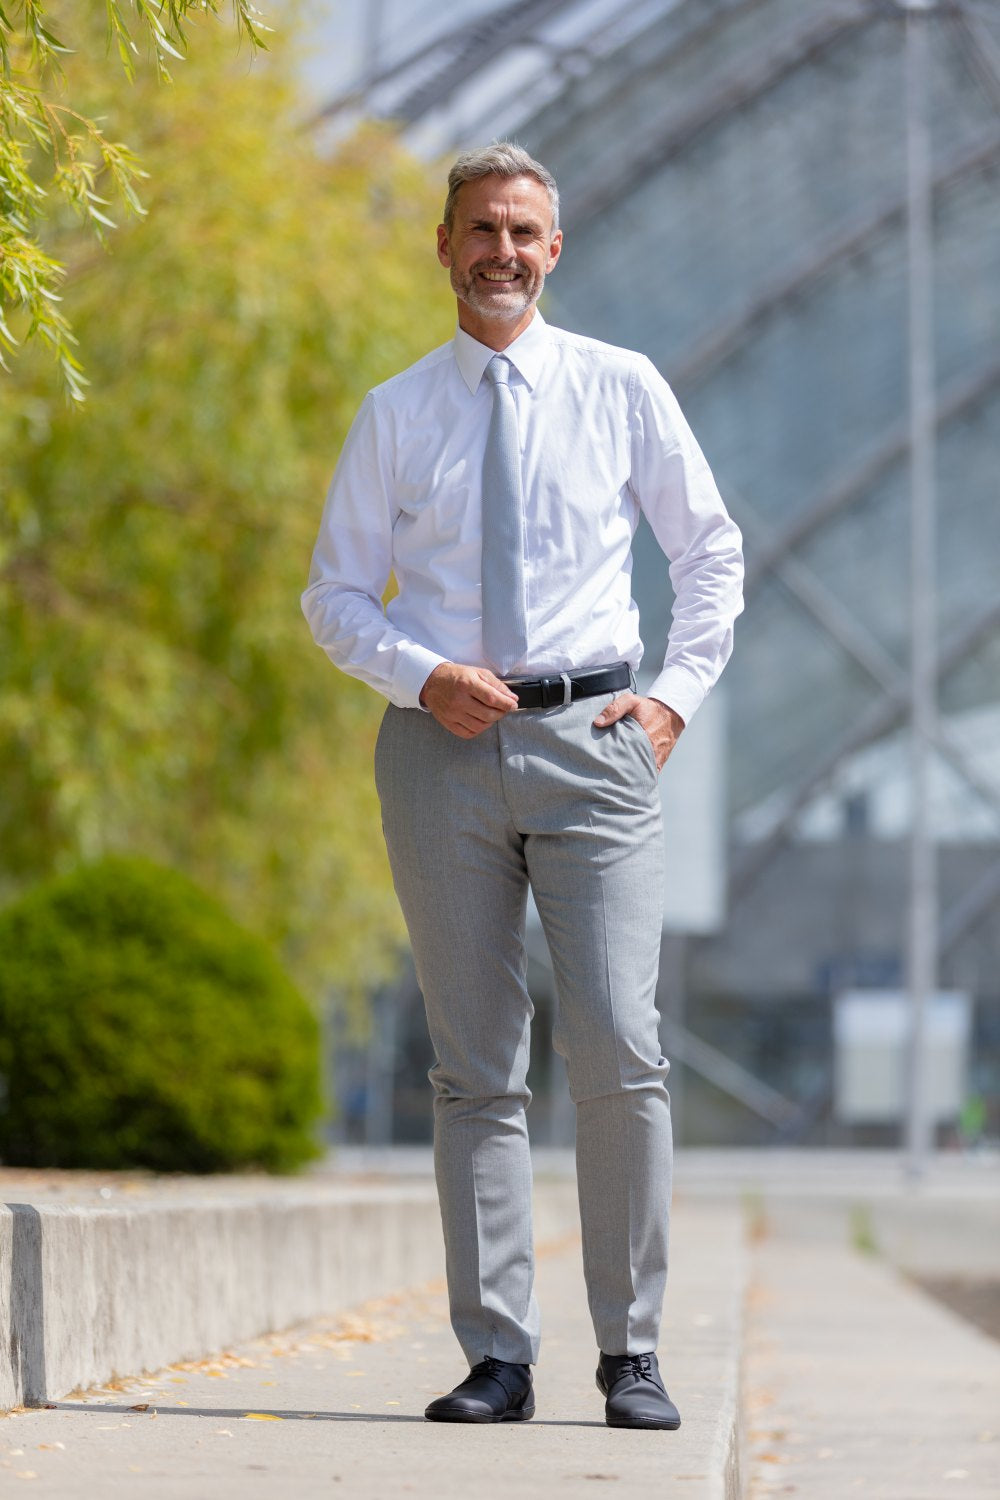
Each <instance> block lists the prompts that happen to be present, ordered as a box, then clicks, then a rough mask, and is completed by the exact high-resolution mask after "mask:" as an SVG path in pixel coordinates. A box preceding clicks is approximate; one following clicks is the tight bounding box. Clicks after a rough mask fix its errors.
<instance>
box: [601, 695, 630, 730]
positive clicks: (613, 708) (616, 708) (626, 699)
mask: <svg viewBox="0 0 1000 1500" xmlns="http://www.w3.org/2000/svg"><path fill="white" fill-rule="evenodd" d="M637 701H638V700H637V699H636V696H635V694H634V693H619V695H618V697H617V698H616V699H615V700H614V702H613V703H609V704H608V706H607V708H603V709H602V710H601V712H600V713H599V714H598V715H597V718H596V719H595V720H594V723H595V724H615V723H617V721H618V720H619V719H624V717H625V715H626V714H627V713H628V712H629V710H630V709H631V707H632V705H633V704H634V703H636V702H637Z"/></svg>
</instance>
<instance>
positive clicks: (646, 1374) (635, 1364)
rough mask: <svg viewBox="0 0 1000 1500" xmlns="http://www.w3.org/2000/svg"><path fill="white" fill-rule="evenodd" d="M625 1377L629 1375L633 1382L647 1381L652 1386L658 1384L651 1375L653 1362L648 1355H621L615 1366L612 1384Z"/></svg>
mask: <svg viewBox="0 0 1000 1500" xmlns="http://www.w3.org/2000/svg"><path fill="white" fill-rule="evenodd" d="M626 1375H631V1376H632V1378H633V1379H634V1380H648V1381H650V1383H651V1384H652V1385H656V1384H658V1382H657V1379H656V1376H655V1375H654V1374H653V1362H652V1360H651V1359H650V1357H649V1355H648V1354H625V1355H623V1356H622V1358H621V1359H620V1360H619V1361H618V1363H617V1364H616V1365H615V1368H614V1372H613V1374H612V1377H611V1378H612V1382H614V1381H616V1380H621V1379H622V1378H623V1377H624V1376H626Z"/></svg>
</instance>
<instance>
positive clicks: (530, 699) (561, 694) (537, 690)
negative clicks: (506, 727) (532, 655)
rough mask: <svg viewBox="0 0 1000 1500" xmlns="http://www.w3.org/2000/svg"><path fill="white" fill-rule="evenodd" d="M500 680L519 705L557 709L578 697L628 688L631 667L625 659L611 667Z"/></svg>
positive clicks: (593, 696) (522, 706) (594, 696)
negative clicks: (514, 696)
mask: <svg viewBox="0 0 1000 1500" xmlns="http://www.w3.org/2000/svg"><path fill="white" fill-rule="evenodd" d="M504 683H505V685H506V686H507V687H509V688H510V690H511V692H512V693H514V694H515V695H516V697H517V702H518V707H519V708H558V707H559V706H560V704H563V703H575V702H576V700H577V699H578V698H596V697H597V696H598V695H599V694H601V693H617V692H619V691H620V690H621V689H622V688H629V687H631V686H632V669H631V667H630V666H629V664H628V662H625V661H620V662H616V663H615V665H614V666H613V667H587V668H584V669H582V670H581V671H579V672H557V673H555V674H554V675H553V676H549V677H530V678H528V677H515V678H504Z"/></svg>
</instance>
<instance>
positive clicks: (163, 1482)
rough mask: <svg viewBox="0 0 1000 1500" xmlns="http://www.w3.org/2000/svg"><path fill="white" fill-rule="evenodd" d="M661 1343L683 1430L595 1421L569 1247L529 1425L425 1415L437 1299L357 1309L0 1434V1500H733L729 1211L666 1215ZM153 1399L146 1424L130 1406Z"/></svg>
mask: <svg viewBox="0 0 1000 1500" xmlns="http://www.w3.org/2000/svg"><path fill="white" fill-rule="evenodd" d="M675 1209H676V1211H675V1219H674V1224H675V1230H674V1260H673V1265H672V1267H671V1284H670V1290H669V1292H668V1298H667V1315H666V1318H665V1325H664V1330H663V1338H662V1342H661V1350H660V1352H661V1364H662V1366H663V1368H664V1373H665V1376H666V1381H667V1387H668V1389H669V1391H670V1393H671V1395H672V1396H673V1398H674V1400H675V1401H676V1402H677V1404H678V1406H679V1408H680V1411H681V1417H682V1423H683V1425H682V1427H681V1429H680V1431H679V1432H675V1433H670V1432H622V1431H614V1430H611V1429H609V1428H608V1427H607V1426H606V1425H605V1424H604V1408H603V1399H602V1397H601V1396H600V1394H599V1393H598V1391H597V1389H596V1386H595V1385H594V1367H595V1365H596V1350H595V1349H594V1346H593V1332H592V1329H591V1326H590V1322H589V1317H588V1313H587V1306H586V1296H585V1291H584V1285H583V1276H582V1269H581V1263H580V1250H579V1242H578V1240H577V1239H576V1237H572V1238H571V1239H569V1240H566V1241H563V1242H562V1244H561V1246H560V1245H558V1244H557V1246H556V1247H555V1249H553V1250H551V1251H549V1252H548V1253H545V1254H543V1255H541V1256H540V1258H539V1267H538V1294H539V1300H540V1303H541V1308H542V1316H543V1324H544V1332H543V1351H542V1357H541V1363H540V1365H539V1367H538V1369H537V1370H536V1391H537V1405H538V1412H537V1416H536V1417H535V1419H534V1420H533V1421H532V1422H528V1423H524V1424H516V1425H515V1424H505V1425H502V1426H490V1427H478V1426H475V1427H467V1426H458V1425H452V1424H443V1423H430V1422H426V1421H425V1420H424V1419H423V1416H422V1413H423V1408H424V1406H425V1405H426V1403H427V1402H428V1401H429V1400H430V1399H431V1398H432V1397H433V1396H435V1395H437V1394H440V1393H441V1392H443V1391H445V1390H448V1389H450V1388H451V1386H452V1385H454V1384H455V1383H456V1381H457V1380H458V1379H459V1378H460V1377H461V1376H462V1374H464V1372H465V1366H464V1361H463V1360H462V1357H461V1353H460V1351H459V1349H458V1345H457V1343H456V1342H455V1339H454V1336H453V1334H452V1333H451V1330H450V1327H449V1326H448V1322H447V1313H446V1304H445V1297H444V1288H443V1286H442V1285H440V1284H437V1285H434V1286H432V1287H431V1288H429V1289H427V1288H425V1289H423V1290H421V1291H419V1292H410V1293H405V1294H400V1295H399V1296H398V1297H393V1298H389V1299H384V1300H382V1301H380V1302H377V1303H369V1304H366V1305H365V1306H364V1307H362V1308H361V1309H359V1310H358V1311H357V1312H356V1313H355V1314H354V1315H353V1316H348V1317H345V1318H337V1319H325V1320H318V1321H315V1322H313V1323H310V1324H308V1325H304V1326H303V1327H301V1328H299V1329H298V1330H296V1331H295V1333H294V1335H285V1336H281V1337H271V1338H267V1339H261V1340H257V1341H255V1342H253V1343H249V1344H245V1345H242V1346H240V1347H239V1348H238V1349H236V1350H234V1351H232V1352H231V1353H230V1354H229V1355H227V1356H226V1357H224V1358H222V1359H219V1360H216V1361H202V1362H199V1363H197V1364H191V1365H184V1366H175V1367H172V1368H171V1369H168V1370H164V1371H160V1372H157V1373H156V1374H155V1375H153V1376H149V1377H146V1378H145V1379H143V1380H135V1381H128V1382H121V1383H119V1385H118V1386H117V1388H115V1389H108V1388H106V1389H104V1390H101V1391H93V1392H88V1393H81V1394H77V1395H76V1396H74V1397H71V1398H68V1399H66V1400H63V1401H60V1402H57V1403H56V1404H55V1406H54V1407H53V1408H52V1409H44V1410H24V1409H20V1410H16V1411H15V1412H13V1413H12V1414H11V1415H10V1416H9V1417H8V1418H7V1419H6V1420H4V1421H0V1493H2V1494H3V1495H4V1496H7V1495H16V1494H18V1493H20V1492H21V1491H24V1492H25V1493H30V1494H32V1495H38V1496H46V1497H52V1500H57V1497H58V1500H77V1497H80V1500H83V1497H85V1496H86V1497H87V1500H91V1497H92V1496H93V1495H95V1494H99V1495H100V1496H101V1497H102V1500H125V1497H128V1500H131V1497H133V1496H135V1497H139V1496H141V1497H142V1500H160V1497H162V1500H168V1497H169V1500H181V1497H183V1500H202V1497H208V1496H211V1497H212V1500H228V1497H236V1496H238V1497H239V1500H257V1497H265V1496H266V1497H268V1500H270V1497H274V1500H278V1497H280V1500H285V1497H286V1496H289V1495H292V1496H294V1497H295V1500H312V1497H317V1500H318V1497H320V1496H322V1497H324V1500H327V1497H331V1496H336V1495H338V1494H342V1495H344V1496H351V1497H352V1500H353V1497H355V1496H357V1497H368V1496H373V1497H374V1496H378V1497H379V1500H382V1497H386V1496H394V1495H397V1494H402V1495H405V1494H418V1495H424V1494H426V1495H431V1494H433V1495H434V1497H435V1500H452V1497H454V1500H459V1497H461V1500H468V1497H469V1496H470V1494H471V1495H477V1496H480V1497H492V1496H496V1497H500V1496H504V1497H506V1496H509V1495H516V1496H518V1497H542V1496H545V1497H548V1496H573V1497H574V1500H579V1497H580V1496H581V1495H587V1494H589V1493H591V1492H592V1491H593V1492H595V1493H598V1494H599V1493H600V1492H601V1490H602V1488H603V1487H605V1486H607V1485H609V1484H620V1485H626V1484H627V1485H633V1484H637V1485H648V1486H650V1493H657V1494H659V1493H668V1492H669V1493H670V1494H671V1495H679V1496H690V1497H691V1500H735V1497H736V1494H737V1490H736V1488H735V1476H734V1475H732V1473H731V1472H730V1485H729V1489H728V1491H727V1489H726V1486H725V1482H724V1475H725V1472H726V1469H727V1464H728V1466H729V1468H730V1471H731V1469H732V1455H731V1454H730V1453H729V1451H728V1449H729V1447H730V1445H731V1443H732V1441H733V1438H734V1428H735V1421H736V1397H737V1382H736V1367H737V1361H738V1351H739V1346H740V1338H739V1327H738V1324H739V1319H740V1316H741V1302H742V1291H743V1268H744V1259H745V1252H744V1249H743V1245H742V1239H743V1236H742V1224H741V1212H740V1209H739V1207H738V1206H737V1205H736V1204H734V1203H732V1202H730V1203H728V1204H725V1203H702V1202H696V1203H685V1202H683V1201H679V1202H678V1203H677V1205H676V1206H675ZM145 1403H148V1408H149V1409H148V1410H147V1411H138V1410H135V1409H134V1408H135V1407H137V1406H139V1405H141V1404H145Z"/></svg>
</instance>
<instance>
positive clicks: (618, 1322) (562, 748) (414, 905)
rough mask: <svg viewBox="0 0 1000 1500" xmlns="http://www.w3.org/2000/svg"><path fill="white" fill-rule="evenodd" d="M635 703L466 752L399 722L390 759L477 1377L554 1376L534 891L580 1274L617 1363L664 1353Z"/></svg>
mask: <svg viewBox="0 0 1000 1500" xmlns="http://www.w3.org/2000/svg"><path fill="white" fill-rule="evenodd" d="M615 696H616V695H615V694H613V693H611V694H608V695H606V696H605V697H595V698H584V699H581V700H580V701H579V702H577V703H572V704H569V705H567V706H565V707H559V708H552V709H544V710H543V709H519V710H517V711H515V712H514V713H511V714H508V715H507V716H506V717H505V718H503V719H501V720H500V721H499V723H498V724H496V725H493V726H492V727H491V728H489V729H486V730H484V731H483V733H482V734H480V735H477V736H476V737H475V738H474V739H471V740H464V739H460V738H459V737H458V736H456V735H453V734H451V733H449V731H448V730H446V729H444V728H443V727H442V726H441V725H440V724H438V722H437V720H436V719H434V718H433V717H432V716H431V715H430V714H427V713H423V712H421V711H420V710H419V709H401V708H395V707H393V706H391V705H390V707H389V708H388V709H387V711H386V714H385V717H384V718H383V721H382V727H381V729H380V731H379V736H378V742H377V745H376V749H375V779H376V785H377V787H378V793H379V798H380V800H381V804H382V826H383V830H384V833H385V840H386V846H387V848H388V851H389V861H390V864H391V867H392V875H393V881H394V884H395V887H396V892H397V895H398V897H399V901H400V905H401V906H402V909H403V916H404V918H405V919H406V925H407V928H408V930H409V934H410V941H411V943H412V947H413V955H414V960H415V963H416V971H417V978H418V981H419V983H420V988H421V990H422V992H423V996H424V1003H425V1006H426V1011H427V1022H428V1027H429V1031H430V1037H431V1042H432V1044H433V1046H434V1052H435V1056H436V1061H435V1064H434V1066H433V1067H432V1069H431V1071H430V1074H429V1077H430V1080H431V1082H432V1084H433V1085H434V1162H435V1173H436V1178H437V1187H438V1195H439V1198H440V1203H441V1217H442V1222H443V1226H444V1240H445V1255H446V1265H447V1275H448V1291H449V1299H450V1308H451V1321H452V1327H453V1328H454V1330H455V1334H456V1336H457V1338H458V1340H459V1343H460V1344H461V1346H462V1349H463V1350H464V1352H465V1355H466V1357H467V1358H468V1360H469V1362H470V1364H474V1363H476V1362H477V1361H478V1360H480V1359H482V1358H483V1356H484V1355H487V1354H491V1355H493V1356H494V1357H495V1358H497V1359H504V1360H511V1361H513V1362H516V1363H523V1364H528V1363H535V1362H536V1361H537V1359H538V1348H539V1331H540V1320H539V1312H538V1306H537V1303H536V1301H535V1296H534V1291H533V1282H534V1251H533V1244H532V1225H531V1160H530V1156H529V1151H528V1133H527V1124H526V1120H525V1108H526V1106H527V1105H528V1104H529V1103H530V1102H531V1091H530V1089H529V1088H528V1085H527V1081H526V1075H527V1069H528V1044H529V1033H530V1023H531V1017H532V1015H533V1007H532V1003H531V1000H530V998H529V996H528V991H527V988H526V986H525V974H526V967H527V965H526V957H525V950H524V919H525V906H526V901H527V889H528V882H529V880H530V882H531V888H532V891H533V893H534V897H535V904H536V906H537V907H538V912H539V915H540V916H541V919H542V924H543V927H544V931H545V936H546V939H547V942H548V945H549V950H550V953H551V956H552V963H553V968H554V972H555V979H556V991H557V1003H558V1011H557V1018H556V1025H555V1029H554V1037H553V1039H554V1044H555V1047H556V1050H557V1051H558V1052H559V1053H560V1054H561V1055H562V1056H563V1057H564V1058H565V1059H566V1063H567V1069H568V1075H569V1089H570V1094H571V1096H572V1098H573V1100H574V1102H575V1104H576V1107H577V1109H576V1114H577V1132H576V1163H577V1183H578V1189H579V1197H580V1221H581V1228H582V1232H583V1261H584V1271H585V1274H586V1281H587V1291H588V1298H589V1303H590V1312H591V1317H592V1319H593V1323H594V1332H595V1334H596V1336H597V1343H598V1347H599V1348H600V1349H602V1350H603V1351H604V1352H605V1353H606V1354H639V1353H645V1352H647V1351H651V1350H653V1349H655V1348H656V1344H657V1338H658V1333H659V1323H660V1314H661V1309H662V1304H663V1294H664V1289H665V1286H666V1276H667V1243H668V1233H669V1216H670V1193H671V1172H672V1135H671V1121H670V1095H669V1093H668V1092H667V1087H666V1079H667V1073H668V1071H669V1066H670V1065H669V1063H668V1062H667V1060H666V1058H664V1057H663V1056H662V1055H661V1052H660V1043H659V1034H658V1015H657V1010H656V1005H655V1000H654V990H655V985H656V977H657V969H658V962H659V944H660V931H661V923H662V858H663V849H662V823H661V817H660V799H659V792H658V789H657V771H656V758H655V755H654V752H653V747H652V744H651V743H650V741H649V738H648V737H647V735H646V732H645V730H644V729H643V728H642V726H641V725H640V724H639V723H638V722H637V721H636V720H635V719H632V718H630V717H628V716H626V717H625V718H624V719H622V720H620V721H619V722H618V723H616V724H613V725H611V726H610V727H609V728H597V727H596V726H595V725H594V723H593V720H594V718H595V717H596V715H597V714H598V713H599V712H600V710H601V709H602V708H603V707H604V706H605V705H606V704H607V703H610V702H611V701H612V700H613V698H614V697H615Z"/></svg>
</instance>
